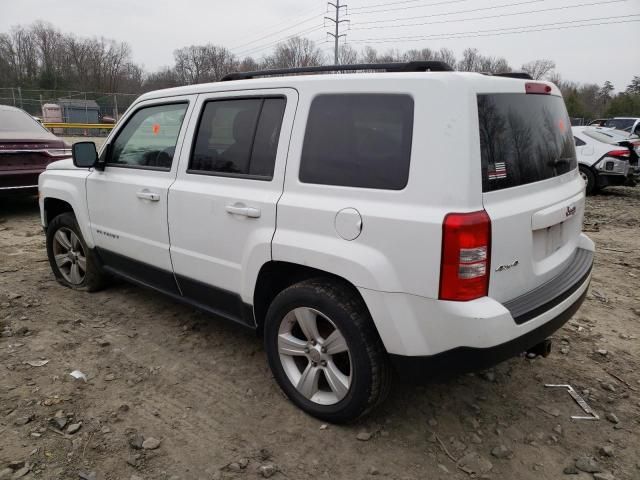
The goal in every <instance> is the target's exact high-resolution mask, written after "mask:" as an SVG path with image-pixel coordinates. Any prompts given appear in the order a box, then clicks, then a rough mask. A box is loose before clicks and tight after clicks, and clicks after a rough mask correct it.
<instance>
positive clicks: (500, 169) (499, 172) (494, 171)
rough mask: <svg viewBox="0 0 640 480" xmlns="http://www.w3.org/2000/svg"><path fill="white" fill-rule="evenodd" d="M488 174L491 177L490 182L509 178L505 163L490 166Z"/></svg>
mask: <svg viewBox="0 0 640 480" xmlns="http://www.w3.org/2000/svg"><path fill="white" fill-rule="evenodd" d="M487 174H488V175H489V180H500V179H502V178H507V166H506V164H505V163H504V162H497V163H494V164H493V165H489V169H488V171H487Z"/></svg>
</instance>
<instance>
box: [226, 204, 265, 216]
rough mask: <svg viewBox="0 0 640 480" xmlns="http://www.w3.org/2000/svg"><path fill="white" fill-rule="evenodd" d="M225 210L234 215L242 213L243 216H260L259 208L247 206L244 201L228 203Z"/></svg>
mask: <svg viewBox="0 0 640 480" xmlns="http://www.w3.org/2000/svg"><path fill="white" fill-rule="evenodd" d="M225 210H226V211H227V213H230V214H232V215H242V216H243V217H249V218H260V209H259V208H253V207H247V206H246V205H243V204H242V203H236V204H233V205H227V206H226V207H225Z"/></svg>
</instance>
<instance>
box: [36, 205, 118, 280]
mask: <svg viewBox="0 0 640 480" xmlns="http://www.w3.org/2000/svg"><path fill="white" fill-rule="evenodd" d="M47 256H48V257H49V264H50V265H51V270H53V274H54V275H55V277H56V280H58V282H60V283H61V284H62V285H64V286H65V287H69V288H75V289H80V290H87V291H90V292H92V291H96V290H99V289H100V288H102V287H103V286H104V284H105V281H106V277H105V274H104V273H103V272H102V271H101V269H100V264H99V263H98V261H97V258H96V257H95V253H94V252H93V251H91V250H90V249H89V248H88V247H87V244H86V243H85V241H84V238H83V237H82V233H81V232H80V227H78V222H77V221H76V217H75V216H74V215H73V213H71V212H66V213H62V214H60V215H58V216H57V217H55V218H54V219H53V220H52V221H51V223H50V224H49V225H48V227H47Z"/></svg>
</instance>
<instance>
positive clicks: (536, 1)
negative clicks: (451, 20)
mask: <svg viewBox="0 0 640 480" xmlns="http://www.w3.org/2000/svg"><path fill="white" fill-rule="evenodd" d="M542 1H544V0H525V1H522V2H515V3H503V4H502V5H492V6H490V7H480V8H470V9H467V10H456V11H453V12H442V13H432V14H430V15H421V16H417V17H416V16H413V17H401V18H394V19H386V20H369V21H365V22H360V21H359V22H358V25H370V24H373V23H376V24H377V23H385V22H392V21H393V22H395V21H401V20H412V19H419V18H432V17H447V16H449V15H457V14H459V13H473V12H481V11H486V10H497V9H498V8H507V7H517V6H520V5H528V4H530V3H540V2H542Z"/></svg>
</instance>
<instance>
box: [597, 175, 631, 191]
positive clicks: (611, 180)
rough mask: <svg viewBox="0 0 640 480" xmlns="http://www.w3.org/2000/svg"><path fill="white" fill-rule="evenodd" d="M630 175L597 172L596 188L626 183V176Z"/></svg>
mask: <svg viewBox="0 0 640 480" xmlns="http://www.w3.org/2000/svg"><path fill="white" fill-rule="evenodd" d="M629 176H631V175H623V174H616V173H598V174H597V175H596V185H597V186H598V188H603V187H618V186H621V185H625V184H626V183H627V180H628V177H629Z"/></svg>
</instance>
